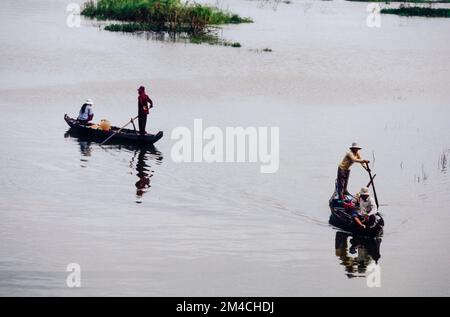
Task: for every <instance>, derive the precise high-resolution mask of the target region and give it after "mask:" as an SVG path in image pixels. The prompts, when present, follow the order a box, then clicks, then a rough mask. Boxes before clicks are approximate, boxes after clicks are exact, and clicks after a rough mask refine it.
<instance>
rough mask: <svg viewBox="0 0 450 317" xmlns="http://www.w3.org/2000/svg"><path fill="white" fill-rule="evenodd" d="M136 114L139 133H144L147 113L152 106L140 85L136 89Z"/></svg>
mask: <svg viewBox="0 0 450 317" xmlns="http://www.w3.org/2000/svg"><path fill="white" fill-rule="evenodd" d="M138 94H139V96H138V115H139V118H138V120H139V133H140V134H142V135H145V134H146V133H147V132H145V126H146V125H147V115H148V112H149V109H150V108H153V101H152V100H151V99H150V97H149V96H148V95H147V94H146V93H145V87H144V86H141V87H139V89H138Z"/></svg>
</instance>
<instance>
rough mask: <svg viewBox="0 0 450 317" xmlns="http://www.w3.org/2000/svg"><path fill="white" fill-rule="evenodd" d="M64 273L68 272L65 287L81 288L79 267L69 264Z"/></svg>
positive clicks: (76, 264) (75, 264)
mask: <svg viewBox="0 0 450 317" xmlns="http://www.w3.org/2000/svg"><path fill="white" fill-rule="evenodd" d="M66 272H69V275H67V278H66V285H67V287H69V288H74V287H81V266H80V265H79V264H78V263H69V264H68V265H67V268H66Z"/></svg>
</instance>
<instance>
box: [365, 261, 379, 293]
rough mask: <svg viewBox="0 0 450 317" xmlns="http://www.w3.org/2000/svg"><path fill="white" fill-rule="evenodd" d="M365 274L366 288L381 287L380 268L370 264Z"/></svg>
mask: <svg viewBox="0 0 450 317" xmlns="http://www.w3.org/2000/svg"><path fill="white" fill-rule="evenodd" d="M366 272H367V276H366V283H367V287H370V288H372V287H381V266H380V265H378V264H376V263H370V264H369V265H368V266H367V270H366Z"/></svg>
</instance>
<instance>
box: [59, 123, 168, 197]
mask: <svg viewBox="0 0 450 317" xmlns="http://www.w3.org/2000/svg"><path fill="white" fill-rule="evenodd" d="M64 137H65V138H68V137H73V138H75V139H76V140H77V141H78V145H79V146H80V153H81V159H80V160H81V161H82V162H83V163H82V165H81V167H87V162H88V160H87V157H89V156H91V155H92V152H93V149H92V142H91V138H90V137H89V136H87V137H85V136H82V135H79V134H78V133H76V132H74V131H73V130H72V129H69V130H68V131H67V132H66V133H65V134H64ZM102 148H103V150H105V151H108V150H109V149H115V150H125V152H126V153H129V154H131V153H133V155H132V158H131V161H130V165H129V167H130V168H131V169H132V170H135V171H136V176H137V178H138V180H137V182H136V183H135V187H136V197H137V198H138V199H140V198H142V196H143V195H144V193H145V192H147V191H148V189H149V188H150V187H151V185H150V178H151V177H152V176H153V173H154V171H153V169H152V166H151V165H153V163H155V164H156V165H159V164H161V161H162V160H163V156H162V154H161V152H159V151H158V150H157V149H156V148H155V146H153V145H152V144H150V145H145V144H144V145H133V144H114V145H111V144H110V145H107V146H104V147H102ZM150 162H152V164H150ZM136 202H137V203H141V201H140V200H138V201H136Z"/></svg>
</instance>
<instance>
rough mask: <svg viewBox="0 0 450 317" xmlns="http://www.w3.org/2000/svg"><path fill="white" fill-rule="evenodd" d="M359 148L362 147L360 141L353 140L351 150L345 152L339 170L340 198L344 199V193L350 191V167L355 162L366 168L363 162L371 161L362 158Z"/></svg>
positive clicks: (338, 187) (338, 186) (338, 190)
mask: <svg viewBox="0 0 450 317" xmlns="http://www.w3.org/2000/svg"><path fill="white" fill-rule="evenodd" d="M359 150H361V147H360V146H359V145H358V143H356V142H353V143H352V145H351V146H350V151H349V152H347V153H346V154H345V156H344V158H343V159H342V162H341V164H339V167H338V171H337V193H338V196H339V199H343V198H344V195H345V194H347V193H348V192H347V185H348V178H349V177H350V167H351V166H352V165H353V163H360V164H361V165H362V166H363V168H365V167H364V165H363V164H368V163H369V161H368V160H364V159H362V158H361V155H360V154H359Z"/></svg>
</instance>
